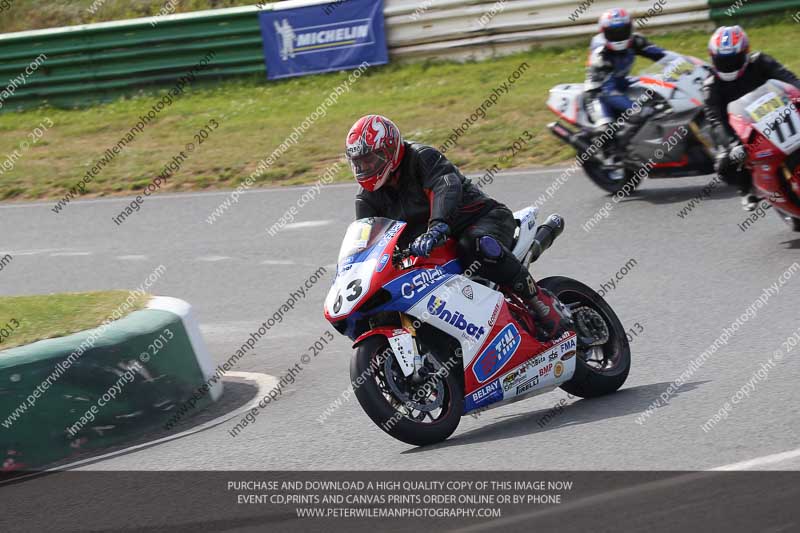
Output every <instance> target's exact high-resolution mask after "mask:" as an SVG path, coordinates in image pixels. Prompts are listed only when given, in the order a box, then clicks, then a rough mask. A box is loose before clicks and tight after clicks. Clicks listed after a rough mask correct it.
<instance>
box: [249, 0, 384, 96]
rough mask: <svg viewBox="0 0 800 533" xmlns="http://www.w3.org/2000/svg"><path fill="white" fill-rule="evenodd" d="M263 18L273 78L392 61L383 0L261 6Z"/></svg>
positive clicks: (341, 0) (268, 73)
mask: <svg viewBox="0 0 800 533" xmlns="http://www.w3.org/2000/svg"><path fill="white" fill-rule="evenodd" d="M259 23H260V25H261V36H262V38H263V41H264V60H265V61H266V63H267V77H268V78H269V79H271V80H274V79H277V78H287V77H290V76H303V75H305V74H314V73H316V72H330V71H334V70H344V69H350V68H357V67H358V66H359V65H361V64H362V63H364V62H366V63H367V64H369V65H382V64H385V63H388V62H389V54H388V52H387V49H386V34H385V33H384V24H383V0H336V1H334V2H331V3H328V4H318V5H315V6H307V7H298V8H293V9H277V10H271V11H263V12H261V13H260V14H259Z"/></svg>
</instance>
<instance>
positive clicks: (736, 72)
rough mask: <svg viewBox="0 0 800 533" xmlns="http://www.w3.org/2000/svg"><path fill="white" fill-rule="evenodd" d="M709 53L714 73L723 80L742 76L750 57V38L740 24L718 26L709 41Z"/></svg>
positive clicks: (731, 79) (732, 79)
mask: <svg viewBox="0 0 800 533" xmlns="http://www.w3.org/2000/svg"><path fill="white" fill-rule="evenodd" d="M708 54H709V55H710V56H711V64H712V65H713V67H714V74H715V75H716V76H717V77H718V78H719V79H721V80H722V81H734V80H737V79H739V78H741V77H742V75H743V74H744V71H745V70H746V69H747V64H748V62H749V58H750V39H748V38H747V34H746V33H745V32H744V30H743V29H742V28H741V27H739V26H722V27H719V28H717V31H715V32H714V35H712V36H711V40H709V41H708Z"/></svg>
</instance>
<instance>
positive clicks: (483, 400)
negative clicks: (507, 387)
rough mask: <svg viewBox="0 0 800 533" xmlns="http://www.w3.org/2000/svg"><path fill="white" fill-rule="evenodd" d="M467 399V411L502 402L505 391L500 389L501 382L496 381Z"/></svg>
mask: <svg viewBox="0 0 800 533" xmlns="http://www.w3.org/2000/svg"><path fill="white" fill-rule="evenodd" d="M466 399H467V401H466V406H465V408H466V410H467V411H471V410H473V409H476V408H478V407H482V406H484V405H489V404H490V403H494V402H497V401H500V400H502V399H503V389H502V387H500V380H498V379H496V380H494V381H492V382H491V383H489V384H488V385H486V386H485V387H482V388H480V389H478V390H476V391H475V392H473V393H472V394H468V395H467V398H466Z"/></svg>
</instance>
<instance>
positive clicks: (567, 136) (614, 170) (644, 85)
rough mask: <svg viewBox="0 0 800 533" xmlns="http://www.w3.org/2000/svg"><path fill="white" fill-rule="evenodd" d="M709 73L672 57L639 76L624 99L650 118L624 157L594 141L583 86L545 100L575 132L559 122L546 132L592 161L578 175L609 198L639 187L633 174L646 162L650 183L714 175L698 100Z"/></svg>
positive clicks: (606, 142) (561, 89) (605, 142)
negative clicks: (582, 174) (648, 111)
mask: <svg viewBox="0 0 800 533" xmlns="http://www.w3.org/2000/svg"><path fill="white" fill-rule="evenodd" d="M710 73H711V71H710V68H709V66H708V65H707V64H706V63H704V62H702V61H700V60H699V59H697V58H694V57H690V56H682V55H678V54H673V53H670V54H667V56H665V57H664V58H662V59H661V60H660V61H658V62H656V63H654V64H652V65H651V66H650V67H649V68H647V69H645V70H644V71H642V72H641V74H640V75H639V76H638V79H637V81H636V82H635V83H634V84H633V85H632V86H631V88H630V91H629V97H630V98H631V100H633V101H634V102H639V104H640V105H642V106H649V107H651V108H652V111H653V114H652V116H650V117H649V119H648V120H647V122H646V123H645V124H644V125H643V126H642V127H641V128H640V129H639V130H638V131H637V132H636V133H635V134H634V136H633V137H632V138H631V140H630V142H629V144H628V146H627V147H625V149H624V152H625V153H624V154H617V153H615V152H614V150H615V148H614V147H613V141H611V140H610V136H611V135H608V136H607V138H601V139H598V136H597V134H596V133H592V132H595V130H596V127H595V124H594V123H593V121H592V119H591V113H590V112H589V110H588V109H587V102H586V98H585V91H584V86H583V83H568V84H562V85H557V86H555V87H553V88H552V89H550V96H549V98H548V100H547V107H548V108H549V109H550V110H551V111H552V112H553V113H555V114H556V115H558V116H559V117H561V118H562V119H563V121H564V122H566V123H568V124H570V125H571V126H575V127H577V128H578V129H579V130H578V131H576V130H575V129H573V128H572V127H570V126H569V125H566V124H564V123H562V122H558V121H557V122H552V123H550V124H548V126H547V127H548V128H549V129H550V131H551V132H552V133H553V134H554V135H555V136H556V137H558V138H559V139H561V140H562V141H563V142H565V143H567V144H569V145H570V146H572V147H574V148H575V149H576V150H577V151H578V153H579V154H587V155H591V157H588V159H587V160H586V161H585V162H584V163H583V170H584V171H585V172H586V174H587V175H588V176H589V178H590V179H591V180H592V181H593V182H594V183H595V184H597V185H598V186H600V187H601V188H602V189H604V190H605V191H607V192H609V193H615V192H617V191H619V190H621V189H622V188H623V186H625V185H626V184H629V185H628V188H631V187H634V188H635V187H636V186H638V185H639V182H640V181H641V180H640V179H637V178H636V177H635V173H636V171H637V170H638V169H639V168H640V167H641V165H642V162H648V161H651V160H652V168H651V170H650V173H649V177H651V178H667V177H684V176H695V175H703V174H710V173H713V172H714V157H715V152H714V150H715V149H714V145H713V142H712V141H711V136H710V127H709V126H708V122H707V121H706V120H705V117H704V115H703V96H702V86H703V81H704V80H705V79H706V78H707V77H708V76H709V75H710ZM616 129H618V127H617V128H616ZM579 133H582V134H581V135H579ZM612 133H613V130H612ZM592 138H594V139H598V141H602V142H600V144H601V148H600V149H596V148H595V149H590V146H591V144H592V142H591V141H587V139H592ZM598 141H595V143H597V142H598ZM616 156H621V157H616Z"/></svg>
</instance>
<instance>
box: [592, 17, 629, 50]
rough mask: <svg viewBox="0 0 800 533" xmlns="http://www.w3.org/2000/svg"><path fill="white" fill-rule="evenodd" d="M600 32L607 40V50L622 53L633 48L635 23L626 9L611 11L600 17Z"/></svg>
mask: <svg viewBox="0 0 800 533" xmlns="http://www.w3.org/2000/svg"><path fill="white" fill-rule="evenodd" d="M599 24H600V32H601V33H602V34H603V36H604V37H605V38H606V48H608V49H609V50H613V51H615V52H622V51H623V50H627V49H628V48H630V46H631V37H632V36H633V21H632V20H631V16H630V14H628V12H627V11H626V10H624V9H609V10H608V11H606V12H605V13H603V14H602V15H600V22H599Z"/></svg>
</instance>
